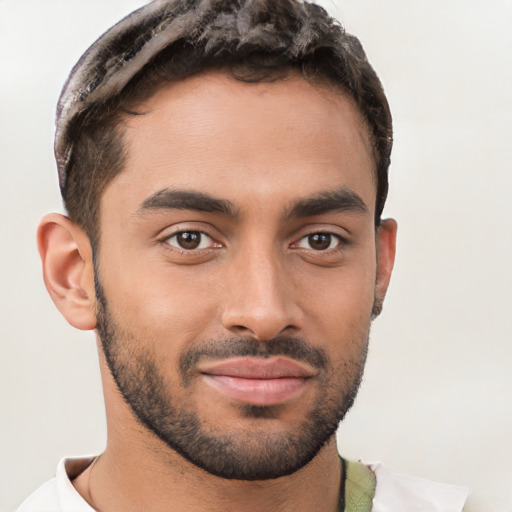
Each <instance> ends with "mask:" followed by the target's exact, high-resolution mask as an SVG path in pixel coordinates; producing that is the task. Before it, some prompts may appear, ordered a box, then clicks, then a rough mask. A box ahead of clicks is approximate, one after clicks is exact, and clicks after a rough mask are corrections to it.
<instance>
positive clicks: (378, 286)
mask: <svg viewBox="0 0 512 512" xmlns="http://www.w3.org/2000/svg"><path fill="white" fill-rule="evenodd" d="M396 232H397V224H396V221H395V220H394V219H386V220H383V221H382V222H381V223H380V225H379V227H378V228H377V233H376V247H377V277H376V282H375V303H374V306H373V316H374V317H377V316H378V315H379V314H380V312H381V310H382V303H383V302H384V297H385V296H386V292H387V290H388V286H389V280H390V279H391V272H392V271H393V265H394V263H395V252H396Z"/></svg>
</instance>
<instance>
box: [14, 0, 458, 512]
mask: <svg viewBox="0 0 512 512" xmlns="http://www.w3.org/2000/svg"><path fill="white" fill-rule="evenodd" d="M391 145H392V128H391V116H390V113H389V108H388V104H387V101H386V98H385V96H384V93H383V90H382V87H381V85H380V82H379V80H378V78H377V76H376V74H375V72H374V71H373V69H372V68H371V66H370V65H369V64H368V62H367V60H366V57H365V54H364V52H363V50H362V48H361V45H360V43H359V42H358V40H357V39H356V38H354V37H353V36H350V35H348V34H346V33H345V32H344V31H343V29H342V28H341V27H340V26H339V25H338V24H337V23H336V22H335V21H334V20H332V19H331V18H329V16H328V15H327V14H326V13H325V11H323V10H322V9H321V8H319V7H318V6H315V5H312V4H308V3H301V2H296V1H292V0H279V1H276V0H274V1H263V0H259V1H256V0H253V1H240V2H232V1H231V2H230V1H221V0H218V1H215V0H210V1H178V0H166V1H155V2H152V3H150V4H148V5H147V6H146V7H144V8H142V9H140V10H139V11H136V12H135V13H133V14H132V15H130V16H129V17H127V18H125V19H124V20H122V21H121V22H120V23H118V24H117V25H116V26H115V27H113V28H112V29H111V30H110V31H108V32H107V33H106V34H104V35H103V36H102V37H101V38H100V39H99V40H98V41H97V42H96V43H94V44H93V46H92V47H91V48H90V49H89V50H88V51H87V52H86V54H84V56H83V57H82V59H81V60H80V61H79V63H78V64H77V65H76V66H75V68H74V69H73V71H72V73H71V76H70V78H69V80H68V82H67V84H66V85H65V87H64V90H63V93H62V96H61V99H60V102H59V107H58V114H57V132H56V141H55V149H56V157H57V164H58V170H59V178H60V185H61V191H62V195H63V199H64V202H65V205H66V208H67V210H68V213H69V216H68V217H64V216H61V215H56V214H53V215H49V216H47V217H45V218H44V219H43V221H42V222H41V225H40V228H39V232H38V242H39V249H40V253H41V258H42V262H43V273H44V279H45V284H46V286H47V288H48V291H49V293H50V295H51V296H52V299H53V300H54V302H55V304H56V306H57V307H58V308H59V310H60V311H61V313H62V314H63V315H64V317H65V318H66V320H67V321H68V322H69V323H70V324H71V325H73V326H74V327H76V328H79V329H85V330H92V329H95V331H96V333H97V340H98V349H99V354H100V365H101V372H102V379H103V387H104V394H105V403H106V411H107V423H108V440H107V447H106V450H105V451H104V452H103V453H102V454H101V455H100V456H98V457H95V458H92V459H91V458H88V459H84V458H82V459H67V460H65V461H63V462H62V463H61V464H60V466H59V468H58V470H57V477H56V479H54V480H52V481H50V482H48V483H47V484H46V485H45V486H43V487H42V488H41V489H40V490H38V491H36V493H35V494H34V495H33V496H31V497H30V498H29V499H28V500H27V501H26V502H25V503H24V504H22V505H21V507H20V508H19V510H20V511H23V512H26V511H36V510H37V511H42V510H64V511H67V510H83V511H86V510H89V511H90V510H99V511H117V510H123V511H130V510H144V511H160V510H162V511H164V510H177V511H187V512H188V511H205V510H208V511H210V510H211V511H225V510H234V511H254V510H276V511H281V510H283V511H301V510H303V511H312V510H315V511H316V510H318V511H338V510H346V511H369V510H374V511H375V512H379V511H384V510H393V511H395V512H400V511H406V510H407V511H411V510H432V511H448V510H450V511H452V510H462V506H463V503H464V500H465V496H466V491H465V490H463V489H460V488H456V487H452V486H445V485H442V484H434V483H430V482H426V481H423V480H418V479H411V478H408V477H400V476H397V475H394V474H392V473H390V472H389V471H387V470H386V469H384V468H383V467H382V466H381V465H378V464H376V465H371V466H366V465H363V464H361V463H354V462H349V461H347V460H344V459H340V457H339V455H338V453H337V449H336V444H335V438H334V436H335V432H336V428H337V426H338V424H339V422H340V421H341V420H342V419H343V417H344V415H345V414H346V412H347V411H348V409H349V408H350V407H351V405H352V403H353V401H354V399H355V396H356V394H357V390H358V387H359V384H360V381H361V378H362V374H363V368H364V363H365V358H366V351H367V345H368V336H369V329H370V324H371V321H372V319H373V318H374V317H375V316H376V315H378V314H379V313H380V310H381V307H382V302H383V300H384V297H385V294H386V290H387V287H388V283H389V279H390V276H391V271H392V267H393V261H394V253H395V237H396V223H395V221H393V220H391V219H387V220H382V219H381V214H382V211H383V207H384V203H385V199H386V195H387V172H388V167H389V159H390V153H391Z"/></svg>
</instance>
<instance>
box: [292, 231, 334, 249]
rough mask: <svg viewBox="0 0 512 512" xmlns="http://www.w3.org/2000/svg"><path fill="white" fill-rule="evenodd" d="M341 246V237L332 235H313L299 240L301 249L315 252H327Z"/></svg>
mask: <svg viewBox="0 0 512 512" xmlns="http://www.w3.org/2000/svg"><path fill="white" fill-rule="evenodd" d="M339 244H340V237H338V236H336V235H334V234H332V233H311V234H310V235H308V236H305V237H303V238H301V239H300V240H299V243H298V244H297V246H298V247H300V248H301V249H309V250H313V251H327V250H329V249H334V248H335V247H337V246H338V245H339Z"/></svg>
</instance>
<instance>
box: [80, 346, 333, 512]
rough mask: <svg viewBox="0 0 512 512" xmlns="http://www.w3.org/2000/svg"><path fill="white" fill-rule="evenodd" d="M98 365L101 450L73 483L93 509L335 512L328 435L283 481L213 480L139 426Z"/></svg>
mask: <svg viewBox="0 0 512 512" xmlns="http://www.w3.org/2000/svg"><path fill="white" fill-rule="evenodd" d="M101 359H102V357H101V352H100V360H101ZM101 363H102V364H101V365H100V366H101V370H102V378H103V384H104V386H103V387H104V391H105V402H106V409H107V427H108V440H107V448H106V450H105V452H104V453H103V454H102V455H101V456H100V458H99V459H97V460H96V462H95V463H94V464H92V465H91V466H89V468H88V469H87V470H86V471H84V472H83V473H82V474H81V475H80V476H79V477H78V478H76V479H75V480H74V482H73V484H74V486H75V488H76V489H77V491H78V492H79V493H80V494H81V495H82V496H83V497H84V499H85V500H86V501H87V502H89V504H90V505H91V506H92V507H93V508H94V509H95V510H98V511H99V512H106V511H108V512H117V511H122V512H131V511H134V512H135V511H140V510H144V511H146V512H164V511H170V510H180V511H183V512H204V510H209V511H212V512H217V511H218V512H226V511H227V510H236V511H237V512H256V511H258V512H260V511H261V510H272V511H275V512H281V511H290V510H293V511H296V512H301V511H304V512H306V511H307V512H310V511H311V510H322V511H326V512H337V511H338V506H339V505H338V504H339V500H340V497H339V490H340V482H341V464H340V461H339V457H338V452H337V447H336V441H335V437H334V436H333V437H332V438H331V439H330V440H329V441H328V442H327V443H326V444H325V445H324V446H323V448H322V449H321V450H320V452H319V453H318V454H317V456H316V457H315V458H314V459H313V460H312V461H311V462H310V463H309V464H307V465H306V466H305V467H303V468H301V469H300V470H298V471H296V472H295V473H293V474H291V475H288V476H284V477H280V478H276V479H273V480H260V481H241V480H229V479H223V478H219V477H216V476H214V475H211V474H209V473H207V472H205V471H204V470H202V469H200V468H198V467H197V466H195V465H193V464H192V463H190V462H188V461H187V460H186V459H184V458H183V457H182V456H181V455H179V454H178V453H176V452H175V451H174V450H171V449H170V448H169V447H168V446H167V445H166V444H164V443H163V442H162V441H161V440H160V439H158V438H157V437H156V436H155V435H153V434H152V433H151V432H149V431H147V430H146V429H145V427H143V426H141V425H140V424H139V423H138V422H137V421H136V419H135V418H134V415H133V413H132V412H131V410H130V409H129V407H128V406H127V405H126V403H125V402H124V400H123V399H122V397H121V395H120V393H119V391H118V389H117V387H116V386H115V385H114V383H113V381H112V377H111V375H110V372H109V371H108V369H107V368H106V364H105V363H104V361H101Z"/></svg>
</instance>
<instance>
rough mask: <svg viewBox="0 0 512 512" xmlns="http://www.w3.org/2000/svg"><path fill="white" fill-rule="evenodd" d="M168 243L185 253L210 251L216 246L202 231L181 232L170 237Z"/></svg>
mask: <svg viewBox="0 0 512 512" xmlns="http://www.w3.org/2000/svg"><path fill="white" fill-rule="evenodd" d="M166 242H167V243H168V244H169V245H172V246H173V247H176V248H177V249H181V250H183V251H194V250H201V249H210V248H212V247H215V246H216V244H215V242H214V241H213V240H212V238H211V237H209V236H208V235H207V234H206V233H203V232H202V231H179V232H178V233H175V234H174V235H172V236H170V237H169V238H168V239H167V240H166Z"/></svg>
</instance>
